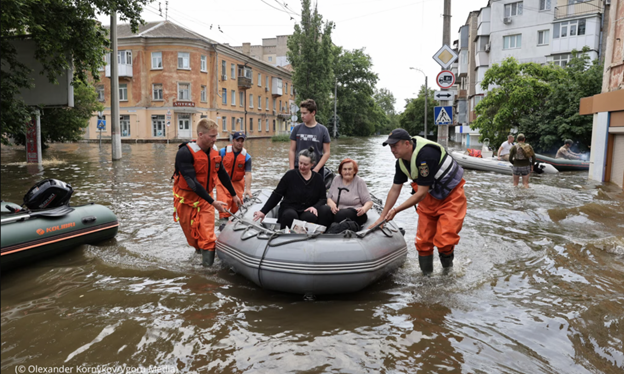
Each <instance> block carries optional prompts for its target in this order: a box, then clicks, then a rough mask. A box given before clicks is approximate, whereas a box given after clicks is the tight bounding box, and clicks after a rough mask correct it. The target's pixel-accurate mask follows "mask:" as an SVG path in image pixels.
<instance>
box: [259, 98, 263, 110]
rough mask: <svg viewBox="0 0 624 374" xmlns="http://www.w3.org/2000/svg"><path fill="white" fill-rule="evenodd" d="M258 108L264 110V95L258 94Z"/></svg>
mask: <svg viewBox="0 0 624 374" xmlns="http://www.w3.org/2000/svg"><path fill="white" fill-rule="evenodd" d="M258 110H262V96H258Z"/></svg>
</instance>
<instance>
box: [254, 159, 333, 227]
mask: <svg viewBox="0 0 624 374" xmlns="http://www.w3.org/2000/svg"><path fill="white" fill-rule="evenodd" d="M297 159H298V161H299V167H298V168H297V169H291V170H288V171H287V172H286V174H284V176H282V179H280V181H279V183H278V184H277V187H276V188H275V190H274V191H273V193H272V194H271V196H270V197H269V199H268V200H267V201H266V203H265V204H264V206H263V207H262V209H260V210H259V211H257V212H254V215H253V217H254V221H257V220H263V219H264V217H265V216H266V214H267V213H269V212H270V211H271V210H272V209H273V208H275V207H276V206H277V204H280V202H281V204H280V208H279V213H278V219H277V222H279V223H280V224H281V225H282V227H289V228H292V224H293V220H295V219H298V220H301V221H306V222H311V223H318V224H319V225H323V226H326V227H327V226H329V224H330V223H331V222H332V217H331V210H330V209H329V207H328V206H327V197H326V192H325V182H324V181H323V178H322V177H321V176H320V175H319V174H318V173H316V172H314V171H312V168H313V167H314V165H315V163H316V156H315V153H314V148H313V147H310V148H309V149H304V150H303V151H301V152H299V155H298V158H297Z"/></svg>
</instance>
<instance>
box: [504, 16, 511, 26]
mask: <svg viewBox="0 0 624 374" xmlns="http://www.w3.org/2000/svg"><path fill="white" fill-rule="evenodd" d="M503 23H504V24H505V25H509V24H511V17H505V18H503Z"/></svg>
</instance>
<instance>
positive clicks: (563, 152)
mask: <svg viewBox="0 0 624 374" xmlns="http://www.w3.org/2000/svg"><path fill="white" fill-rule="evenodd" d="M573 143H574V142H573V141H572V139H566V140H565V142H564V143H563V146H562V147H561V148H559V150H558V151H557V155H556V156H555V158H563V159H566V160H580V159H581V155H580V154H579V153H574V152H572V150H571V149H570V147H572V144H573Z"/></svg>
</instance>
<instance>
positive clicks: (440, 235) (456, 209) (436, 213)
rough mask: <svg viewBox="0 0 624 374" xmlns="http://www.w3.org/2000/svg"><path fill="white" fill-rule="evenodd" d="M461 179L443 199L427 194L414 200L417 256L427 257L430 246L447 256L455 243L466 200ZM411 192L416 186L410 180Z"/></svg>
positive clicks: (430, 251) (462, 221) (431, 250)
mask: <svg viewBox="0 0 624 374" xmlns="http://www.w3.org/2000/svg"><path fill="white" fill-rule="evenodd" d="M465 183H466V181H465V180H463V179H462V180H461V182H460V183H459V184H458V185H457V186H456V187H455V188H453V190H452V191H451V193H450V194H449V195H448V196H447V197H446V198H445V199H444V200H438V199H435V198H434V197H433V196H431V194H429V193H428V194H427V196H426V197H425V198H424V199H423V200H422V201H421V202H420V203H418V207H417V208H416V211H417V212H418V229H417V231H416V249H417V250H418V254H419V256H430V255H432V254H433V247H434V246H436V247H438V252H439V253H442V254H445V255H450V254H451V253H453V248H454V247H455V245H457V243H459V232H460V231H461V229H462V225H463V223H464V217H465V216H466V209H467V202H466V195H465V194H464V184H465ZM412 188H414V191H418V185H417V184H416V183H415V182H414V183H412Z"/></svg>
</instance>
